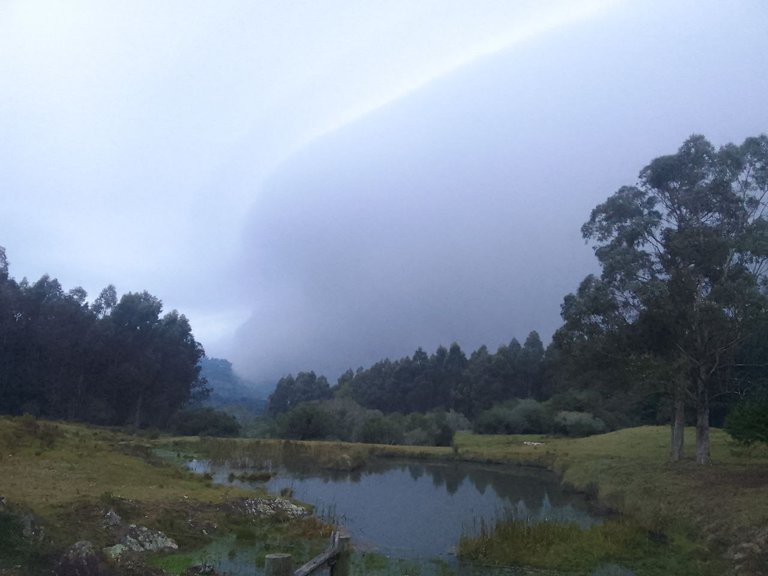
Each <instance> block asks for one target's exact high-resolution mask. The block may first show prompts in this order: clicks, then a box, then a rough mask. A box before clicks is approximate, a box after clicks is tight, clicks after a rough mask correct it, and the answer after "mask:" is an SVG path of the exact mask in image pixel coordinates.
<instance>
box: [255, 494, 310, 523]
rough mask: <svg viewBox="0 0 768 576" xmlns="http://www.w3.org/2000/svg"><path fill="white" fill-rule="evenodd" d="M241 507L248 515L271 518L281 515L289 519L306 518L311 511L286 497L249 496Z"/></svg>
mask: <svg viewBox="0 0 768 576" xmlns="http://www.w3.org/2000/svg"><path fill="white" fill-rule="evenodd" d="M240 508H241V509H242V511H243V512H244V513H245V514H247V515H248V516H255V517H257V518H271V517H273V516H281V517H284V518H288V519H297V518H304V517H306V516H309V514H310V512H309V510H307V509H306V508H302V507H301V506H297V505H296V504H293V503H291V502H290V501H288V500H286V499H285V498H247V499H245V500H242V501H241V502H240Z"/></svg>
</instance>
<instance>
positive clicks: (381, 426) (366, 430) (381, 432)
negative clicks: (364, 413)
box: [361, 416, 403, 444]
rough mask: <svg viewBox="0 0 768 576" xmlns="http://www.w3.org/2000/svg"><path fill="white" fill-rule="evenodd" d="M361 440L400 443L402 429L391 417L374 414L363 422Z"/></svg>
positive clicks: (374, 442) (401, 440) (378, 442)
mask: <svg viewBox="0 0 768 576" xmlns="http://www.w3.org/2000/svg"><path fill="white" fill-rule="evenodd" d="M361 440H362V441H363V442H365V443H367V444H402V443H403V430H402V428H401V427H400V426H397V424H396V423H395V421H394V419H392V418H389V417H387V416H374V417H373V418H371V419H370V420H368V421H366V423H365V424H363V431H362V433H361Z"/></svg>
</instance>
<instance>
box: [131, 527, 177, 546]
mask: <svg viewBox="0 0 768 576" xmlns="http://www.w3.org/2000/svg"><path fill="white" fill-rule="evenodd" d="M122 544H125V546H126V547H127V548H128V549H129V550H131V551H133V552H161V551H167V550H178V549H179V546H178V544H176V542H174V541H173V539H172V538H168V536H166V535H165V534H163V533H162V532H160V531H159V530H150V529H149V528H147V527H146V526H137V525H136V524H131V525H130V526H128V533H127V534H126V535H125V537H124V538H123V541H122Z"/></svg>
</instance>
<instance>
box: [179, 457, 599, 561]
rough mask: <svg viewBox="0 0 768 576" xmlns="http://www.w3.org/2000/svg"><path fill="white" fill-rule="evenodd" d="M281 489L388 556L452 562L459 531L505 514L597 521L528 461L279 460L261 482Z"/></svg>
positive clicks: (205, 466)
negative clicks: (356, 463)
mask: <svg viewBox="0 0 768 576" xmlns="http://www.w3.org/2000/svg"><path fill="white" fill-rule="evenodd" d="M191 468H192V469H193V470H196V471H199V472H208V473H210V474H212V475H213V477H214V480H215V481H216V482H221V483H227V482H228V477H229V474H230V472H232V470H231V469H230V468H229V467H228V466H226V465H214V464H212V463H210V462H207V461H194V462H192V463H191ZM236 472H237V473H241V472H243V470H242V469H238V470H237V471H236ZM236 483H237V482H236ZM240 485H242V486H247V484H240ZM286 488H290V489H291V490H292V491H293V497H294V498H296V499H298V500H301V501H303V502H307V503H309V504H312V505H313V506H314V507H315V512H316V514H317V515H319V516H321V517H323V518H325V519H327V520H330V521H332V522H333V523H335V524H337V525H340V526H343V527H345V528H346V529H347V530H348V531H349V532H350V534H351V536H352V540H353V542H354V545H355V548H356V549H357V550H369V551H375V552H378V553H380V554H383V555H385V556H387V557H390V558H402V559H419V560H434V559H438V560H443V561H445V562H448V563H449V564H453V563H455V558H454V555H453V552H454V549H455V547H456V545H457V544H458V541H459V538H460V536H461V535H462V534H472V533H475V532H476V531H477V530H479V528H480V526H481V525H482V524H483V523H484V524H485V525H486V526H489V525H492V524H493V522H494V520H496V519H498V518H500V517H503V516H505V515H509V514H513V515H515V516H518V517H524V518H530V519H532V520H541V521H544V520H546V521H572V522H578V523H580V524H583V525H588V524H591V523H594V522H595V521H596V520H595V519H594V518H593V517H591V516H590V514H589V513H588V510H587V505H586V502H585V501H584V499H583V498H582V497H580V496H579V495H575V494H572V493H566V492H565V491H564V490H563V488H562V486H561V485H560V483H559V481H558V479H557V477H556V476H555V475H554V474H553V473H551V472H548V471H546V470H541V469H537V468H529V467H498V466H489V465H481V464H470V463H424V462H411V461H409V462H396V461H388V460H383V461H374V462H372V463H369V464H368V465H367V466H366V468H365V469H364V470H361V471H356V472H345V473H340V472H332V471H328V470H322V469H308V468H306V467H299V468H294V469H289V468H284V467H281V468H280V469H278V470H277V474H276V476H274V477H273V478H272V480H270V481H269V482H268V483H267V489H268V490H269V491H270V492H272V493H275V494H278V493H279V492H280V491H281V490H283V489H286Z"/></svg>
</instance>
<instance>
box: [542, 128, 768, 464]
mask: <svg viewBox="0 0 768 576" xmlns="http://www.w3.org/2000/svg"><path fill="white" fill-rule="evenodd" d="M767 167H768V136H765V135H761V136H759V137H755V138H747V139H746V140H745V141H744V143H743V144H742V145H741V146H735V145H733V144H729V145H727V146H723V147H722V148H720V149H719V150H717V149H715V148H714V146H712V144H710V143H709V142H708V141H707V140H706V139H705V138H704V137H703V136H700V135H693V136H691V137H690V138H688V139H687V140H686V141H685V142H684V143H683V144H682V146H681V147H680V148H679V150H678V151H677V152H676V153H675V154H671V155H667V156H661V157H658V158H656V159H654V160H653V161H651V163H650V164H648V166H646V167H645V168H644V169H643V170H642V171H641V172H640V175H639V182H638V185H636V186H623V187H621V188H620V189H619V190H618V191H617V192H616V193H614V194H613V195H612V196H610V197H609V198H608V199H607V200H606V201H605V202H603V203H602V204H599V205H598V206H596V207H595V208H594V210H592V213H591V215H590V218H589V220H588V221H587V222H586V223H585V224H584V226H583V227H582V234H583V236H584V238H585V239H587V240H591V241H593V242H594V243H595V247H594V249H595V255H596V256H597V258H598V260H599V262H600V265H601V268H602V272H601V275H600V277H599V278H597V277H594V276H588V277H587V278H586V279H585V280H584V282H582V284H581V286H579V290H578V292H577V294H576V295H573V294H571V295H568V296H566V298H565V300H564V302H563V307H562V315H563V319H564V320H565V325H564V326H563V327H562V328H561V329H560V330H559V331H558V333H557V334H556V335H555V337H554V341H555V342H556V343H557V346H558V348H559V351H560V356H559V357H560V359H564V360H565V362H566V364H567V365H570V366H569V367H570V369H569V370H565V371H561V374H564V375H565V377H566V378H572V379H576V380H578V379H579V376H578V374H579V373H580V372H582V374H583V372H584V371H583V370H580V368H587V370H592V371H593V372H595V373H596V375H598V377H599V373H600V372H602V373H603V374H609V376H610V377H609V378H605V380H606V381H608V382H610V381H611V380H612V381H613V382H626V383H629V384H630V385H632V386H637V387H646V389H650V390H653V389H654V388H655V387H656V386H655V384H654V382H653V379H654V377H655V376H658V375H659V374H660V373H661V372H663V371H666V372H668V373H669V374H670V375H671V378H669V379H668V380H667V382H670V383H674V386H670V389H671V390H673V391H674V392H673V393H674V396H675V398H676V399H677V402H678V404H679V403H680V402H682V401H683V399H684V398H685V397H686V396H687V395H690V396H691V397H693V398H694V399H695V407H696V411H697V419H698V421H699V423H700V424H699V427H698V433H697V444H698V446H699V451H698V455H697V460H698V461H699V462H700V463H704V462H706V461H707V459H708V454H707V453H708V447H707V442H708V426H709V417H710V408H711V406H710V398H711V397H712V396H714V395H715V393H716V392H717V391H718V390H721V389H723V387H724V385H725V384H727V385H728V387H729V388H732V387H734V386H744V385H745V384H746V385H750V384H752V385H753V384H754V382H749V381H748V378H750V376H753V375H750V374H749V373H748V372H746V371H743V372H742V374H740V375H738V374H737V371H736V370H734V369H733V367H734V366H735V364H736V362H735V359H736V358H738V357H739V355H740V348H742V347H743V346H744V345H745V342H748V341H749V339H750V338H749V337H750V335H751V334H752V333H753V332H754V330H755V326H756V325H758V324H759V323H760V322H759V321H760V317H761V316H763V317H764V316H765V310H766V304H768V300H767V298H766V297H767V296H768V295H767V294H766V292H765V290H764V288H765V286H766V282H767V281H768V277H766V267H765V263H766V261H768V242H766V238H768V221H767V220H766V208H768V202H767V200H768V177H767V176H766V174H768V168H767ZM649 359H650V361H649ZM660 366H661V367H662V370H658V368H659V367H660ZM595 367H596V368H597V370H595ZM638 368H639V369H640V370H637V369H638ZM648 368H650V370H648ZM617 376H618V378H617ZM622 376H626V377H627V378H622ZM649 377H650V378H649ZM675 415H676V418H677V419H678V424H679V425H682V424H683V422H682V413H681V411H675Z"/></svg>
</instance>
